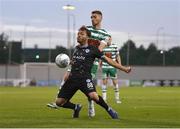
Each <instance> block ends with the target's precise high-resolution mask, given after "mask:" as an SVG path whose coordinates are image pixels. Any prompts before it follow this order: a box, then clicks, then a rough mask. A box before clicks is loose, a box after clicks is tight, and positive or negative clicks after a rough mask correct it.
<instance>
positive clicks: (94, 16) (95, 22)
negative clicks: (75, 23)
mask: <svg viewBox="0 0 180 129" xmlns="http://www.w3.org/2000/svg"><path fill="white" fill-rule="evenodd" d="M101 21H102V16H101V15H99V14H96V13H93V14H92V15H91V22H92V25H93V26H96V25H98V24H100V23H101Z"/></svg>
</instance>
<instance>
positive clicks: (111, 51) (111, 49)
mask: <svg viewBox="0 0 180 129" xmlns="http://www.w3.org/2000/svg"><path fill="white" fill-rule="evenodd" d="M103 53H104V55H106V56H107V57H109V58H111V59H112V60H114V61H116V57H117V55H119V50H118V47H117V45H116V44H111V45H110V46H107V47H105V48H104V49H103ZM102 68H114V67H113V66H111V65H109V64H108V63H106V62H104V61H102Z"/></svg>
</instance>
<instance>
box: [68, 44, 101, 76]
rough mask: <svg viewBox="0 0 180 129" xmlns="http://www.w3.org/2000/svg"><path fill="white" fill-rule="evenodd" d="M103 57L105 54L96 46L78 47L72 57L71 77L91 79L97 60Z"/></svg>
mask: <svg viewBox="0 0 180 129" xmlns="http://www.w3.org/2000/svg"><path fill="white" fill-rule="evenodd" d="M101 57H103V53H102V52H100V51H99V49H98V48H97V47H95V46H92V45H88V46H86V47H81V46H77V47H76V48H75V51H74V54H73V57H72V67H71V74H70V76H71V77H73V78H87V77H90V78H91V68H92V66H93V62H94V60H95V58H101Z"/></svg>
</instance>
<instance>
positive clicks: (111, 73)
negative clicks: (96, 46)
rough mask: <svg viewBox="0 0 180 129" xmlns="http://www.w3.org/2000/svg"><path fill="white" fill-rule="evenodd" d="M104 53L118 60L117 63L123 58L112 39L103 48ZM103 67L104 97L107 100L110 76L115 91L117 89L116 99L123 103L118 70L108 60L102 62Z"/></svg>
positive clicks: (117, 101)
mask: <svg viewBox="0 0 180 129" xmlns="http://www.w3.org/2000/svg"><path fill="white" fill-rule="evenodd" d="M103 53H104V55H106V56H107V57H109V58H111V59H113V60H114V61H117V63H121V58H120V55H119V50H118V47H117V45H116V44H112V43H111V39H110V41H109V42H108V46H107V47H105V48H104V49H103ZM101 67H102V78H103V85H102V87H101V88H102V97H103V99H104V100H105V101H106V100H107V93H106V91H107V82H108V78H111V79H112V82H113V86H114V91H115V100H116V103H121V101H120V99H119V86H118V80H117V70H116V68H114V67H113V66H111V65H109V64H108V63H107V62H104V61H102V62H101Z"/></svg>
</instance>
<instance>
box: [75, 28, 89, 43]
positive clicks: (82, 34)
mask: <svg viewBox="0 0 180 129" xmlns="http://www.w3.org/2000/svg"><path fill="white" fill-rule="evenodd" d="M87 40H88V36H87V33H86V31H82V30H80V31H79V32H78V35H77V42H78V43H79V44H80V45H84V44H86V42H87Z"/></svg>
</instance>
